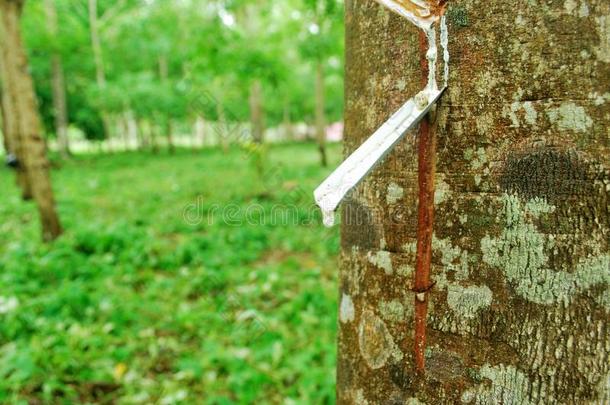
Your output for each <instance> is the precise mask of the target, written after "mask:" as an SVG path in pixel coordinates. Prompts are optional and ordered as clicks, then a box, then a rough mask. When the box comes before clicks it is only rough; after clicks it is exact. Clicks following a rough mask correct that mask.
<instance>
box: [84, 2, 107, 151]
mask: <svg viewBox="0 0 610 405" xmlns="http://www.w3.org/2000/svg"><path fill="white" fill-rule="evenodd" d="M88 5H89V30H90V36H91V38H90V39H91V48H92V50H93V63H94V65H95V80H96V82H97V85H98V87H99V88H100V90H103V89H104V88H105V87H106V69H105V68H104V53H103V50H102V42H101V40H100V32H99V31H100V29H99V16H98V9H97V0H89V2H88ZM100 115H101V117H102V123H103V125H104V134H105V135H106V138H107V139H108V140H110V137H111V135H110V133H111V129H110V127H111V122H110V117H109V116H108V113H107V112H106V111H101V112H100Z"/></svg>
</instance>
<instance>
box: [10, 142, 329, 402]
mask: <svg viewBox="0 0 610 405" xmlns="http://www.w3.org/2000/svg"><path fill="white" fill-rule="evenodd" d="M251 155H252V153H251V152H249V151H247V150H244V149H237V148H236V149H234V150H232V151H230V152H229V153H228V154H223V153H222V152H220V151H219V150H203V151H196V152H192V151H179V152H178V153H177V154H176V155H174V156H170V155H167V154H162V155H159V156H153V155H150V154H145V153H126V154H117V155H113V156H110V155H105V156H102V155H97V156H89V157H77V158H75V159H74V160H72V161H71V162H69V163H66V164H63V165H62V167H61V168H57V169H55V170H54V171H53V181H54V187H55V190H56V197H57V200H58V208H59V212H60V215H61V218H62V221H63V223H64V226H65V228H66V234H65V235H64V236H63V237H62V238H61V239H60V240H58V241H57V242H55V243H54V244H52V245H50V246H44V245H42V244H41V243H39V239H40V233H39V226H38V216H37V212H36V210H35V207H34V205H33V204H32V203H24V202H22V201H20V199H19V198H18V192H17V189H16V188H15V186H14V177H13V174H12V173H11V172H10V171H9V170H8V169H4V168H2V169H0V190H2V194H1V195H0V403H9V404H13V403H14V404H17V403H24V404H25V403H28V402H29V403H34V404H37V403H39V404H64V403H65V404H72V403H120V404H131V403H143V404H151V403H159V404H233V403H236V404H249V403H259V404H276V403H284V404H290V403H303V404H323V403H333V402H334V383H335V382H334V369H335V358H336V355H335V335H336V308H337V303H336V301H337V300H336V296H337V286H336V283H337V280H336V279H337V266H336V260H337V259H336V255H337V252H338V230H337V228H334V229H331V230H327V229H324V228H323V227H322V225H321V220H320V215H319V213H318V211H317V210H316V209H315V207H314V206H313V204H312V197H311V192H312V190H313V188H314V187H315V186H316V185H317V184H318V183H319V182H320V181H321V180H322V179H323V178H324V176H325V175H326V174H327V173H328V172H329V169H321V168H320V166H319V163H318V155H317V152H316V147H315V146H314V145H311V144H309V145H308V144H300V145H296V144H295V145H280V146H274V147H272V148H271V149H269V150H268V151H267V157H266V158H265V160H266V162H267V163H266V165H265V170H264V173H263V175H259V174H257V171H256V169H255V167H256V165H255V163H254V160H255V159H252V156H251ZM331 157H332V160H331V162H332V164H331V165H332V166H334V165H336V164H337V163H338V162H339V159H340V147H338V146H336V145H334V146H332V147H331Z"/></svg>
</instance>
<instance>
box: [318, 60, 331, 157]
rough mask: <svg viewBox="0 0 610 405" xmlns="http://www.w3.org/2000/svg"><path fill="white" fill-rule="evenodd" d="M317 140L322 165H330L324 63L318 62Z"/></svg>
mask: <svg viewBox="0 0 610 405" xmlns="http://www.w3.org/2000/svg"><path fill="white" fill-rule="evenodd" d="M316 140H317V142H318V150H319V151H320V163H321V164H322V167H326V166H328V159H327V157H326V117H325V113H324V65H323V64H322V61H318V62H316Z"/></svg>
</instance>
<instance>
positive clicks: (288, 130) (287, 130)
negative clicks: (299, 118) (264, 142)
mask: <svg viewBox="0 0 610 405" xmlns="http://www.w3.org/2000/svg"><path fill="white" fill-rule="evenodd" d="M283 121H284V123H283V126H284V139H285V140H286V141H294V127H293V126H292V120H291V118H290V102H289V101H288V100H286V101H285V102H284V109H283Z"/></svg>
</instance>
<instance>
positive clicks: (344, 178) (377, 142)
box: [314, 88, 445, 226]
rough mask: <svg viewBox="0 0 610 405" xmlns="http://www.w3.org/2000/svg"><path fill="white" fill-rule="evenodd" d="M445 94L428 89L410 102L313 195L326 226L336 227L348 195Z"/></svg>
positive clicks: (346, 160)
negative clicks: (337, 211) (342, 205)
mask: <svg viewBox="0 0 610 405" xmlns="http://www.w3.org/2000/svg"><path fill="white" fill-rule="evenodd" d="M444 90H445V89H444V88H443V89H442V90H440V91H439V90H433V91H430V90H428V89H425V90H423V91H422V92H421V93H419V94H418V95H417V96H415V97H413V98H411V99H409V100H408V101H407V102H406V103H404V104H403V105H402V107H400V109H398V111H396V112H395V113H394V114H393V115H392V116H391V117H390V118H389V119H388V120H387V121H386V122H385V123H384V124H383V125H382V126H381V127H380V128H379V129H378V130H377V131H375V133H374V134H373V135H371V137H370V138H368V139H367V140H366V141H365V142H364V143H363V144H362V145H361V146H360V147H359V148H358V149H356V151H355V152H354V153H352V154H351V155H350V156H349V157H348V158H347V159H345V161H344V162H343V163H342V164H341V165H340V166H339V167H338V168H337V169H336V170H335V171H334V172H333V173H332V174H331V175H330V176H329V177H328V178H327V179H326V180H324V182H323V183H322V184H321V185H320V186H319V187H318V188H317V189H316V190H315V191H314V197H315V199H316V203H317V204H318V205H319V206H320V208H321V209H322V215H323V219H324V225H326V226H332V225H334V218H335V216H334V212H335V210H336V209H337V207H338V206H339V204H340V203H341V201H342V200H343V199H344V198H345V196H346V194H347V193H348V192H349V191H350V190H351V189H352V188H354V187H355V186H356V185H357V184H358V183H360V181H362V179H363V178H364V177H365V176H366V175H367V174H368V173H369V172H370V171H371V170H372V169H373V168H374V167H375V166H376V165H377V164H378V163H379V162H381V160H382V158H383V157H384V156H385V155H386V154H387V153H388V152H389V151H390V150H392V148H393V147H394V145H396V143H397V142H398V141H400V139H402V137H403V136H404V135H405V133H407V131H409V130H410V129H411V128H413V127H414V126H415V125H417V124H418V123H419V121H421V119H422V118H424V117H425V116H426V114H427V113H428V111H429V110H430V108H431V107H432V105H433V104H434V103H436V101H437V100H438V98H439V97H440V95H441V94H442V92H443V91H444Z"/></svg>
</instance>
